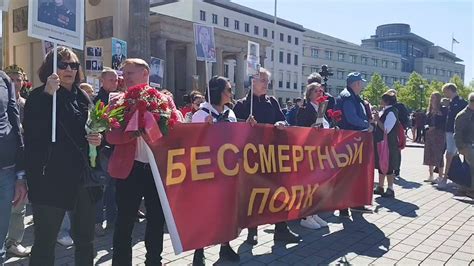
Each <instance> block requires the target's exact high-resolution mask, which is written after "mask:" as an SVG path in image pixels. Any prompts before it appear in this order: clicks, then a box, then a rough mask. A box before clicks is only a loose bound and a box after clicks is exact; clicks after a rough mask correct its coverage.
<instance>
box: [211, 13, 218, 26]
mask: <svg viewBox="0 0 474 266" xmlns="http://www.w3.org/2000/svg"><path fill="white" fill-rule="evenodd" d="M212 24H217V15H216V14H212Z"/></svg>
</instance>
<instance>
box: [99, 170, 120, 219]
mask: <svg viewBox="0 0 474 266" xmlns="http://www.w3.org/2000/svg"><path fill="white" fill-rule="evenodd" d="M104 208H105V219H106V221H107V227H109V226H111V225H115V218H116V217H117V202H116V201H115V180H114V179H113V178H110V180H109V182H108V184H107V185H106V186H105V189H104V196H103V197H102V199H101V200H99V201H98V202H97V206H96V219H95V223H96V224H102V223H103V222H104Z"/></svg>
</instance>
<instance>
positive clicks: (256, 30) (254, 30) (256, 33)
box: [253, 26, 258, 35]
mask: <svg viewBox="0 0 474 266" xmlns="http://www.w3.org/2000/svg"><path fill="white" fill-rule="evenodd" d="M253 34H255V35H258V26H254V27H253Z"/></svg>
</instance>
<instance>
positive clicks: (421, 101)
mask: <svg viewBox="0 0 474 266" xmlns="http://www.w3.org/2000/svg"><path fill="white" fill-rule="evenodd" d="M419 87H420V110H423V88H424V86H423V84H420V86H419Z"/></svg>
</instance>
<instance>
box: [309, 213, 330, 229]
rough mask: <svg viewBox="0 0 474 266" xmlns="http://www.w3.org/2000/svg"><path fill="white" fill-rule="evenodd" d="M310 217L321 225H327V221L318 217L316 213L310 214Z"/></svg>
mask: <svg viewBox="0 0 474 266" xmlns="http://www.w3.org/2000/svg"><path fill="white" fill-rule="evenodd" d="M311 218H312V219H313V220H314V221H315V222H317V223H318V224H319V225H320V226H321V227H327V226H328V223H327V222H326V221H324V220H323V219H321V217H319V216H318V215H317V214H315V215H313V216H311Z"/></svg>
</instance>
